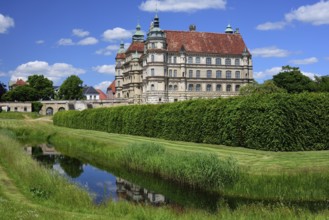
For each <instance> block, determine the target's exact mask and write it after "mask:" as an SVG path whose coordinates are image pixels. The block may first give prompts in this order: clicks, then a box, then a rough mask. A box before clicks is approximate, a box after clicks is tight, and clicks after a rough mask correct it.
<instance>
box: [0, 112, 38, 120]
mask: <svg viewBox="0 0 329 220" xmlns="http://www.w3.org/2000/svg"><path fill="white" fill-rule="evenodd" d="M38 117H40V115H39V114H38V113H36V112H0V119H25V118H38Z"/></svg>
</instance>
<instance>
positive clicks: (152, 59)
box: [151, 54, 154, 62]
mask: <svg viewBox="0 0 329 220" xmlns="http://www.w3.org/2000/svg"><path fill="white" fill-rule="evenodd" d="M151 62H154V55H153V54H152V55H151Z"/></svg>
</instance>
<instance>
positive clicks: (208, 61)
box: [206, 57, 211, 65]
mask: <svg viewBox="0 0 329 220" xmlns="http://www.w3.org/2000/svg"><path fill="white" fill-rule="evenodd" d="M206 64H207V65H211V58H210V57H207V58H206Z"/></svg>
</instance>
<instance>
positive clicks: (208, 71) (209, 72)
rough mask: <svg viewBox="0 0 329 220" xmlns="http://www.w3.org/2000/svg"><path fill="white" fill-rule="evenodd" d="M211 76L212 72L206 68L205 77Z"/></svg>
mask: <svg viewBox="0 0 329 220" xmlns="http://www.w3.org/2000/svg"><path fill="white" fill-rule="evenodd" d="M211 77H212V72H211V70H207V78H211Z"/></svg>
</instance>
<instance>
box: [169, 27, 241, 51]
mask: <svg viewBox="0 0 329 220" xmlns="http://www.w3.org/2000/svg"><path fill="white" fill-rule="evenodd" d="M165 33H166V37H167V45H168V52H179V51H180V50H181V48H182V46H183V47H184V49H185V51H186V52H190V53H210V54H221V55H241V54H242V52H243V50H244V49H245V48H246V45H245V43H244V41H243V39H242V36H241V35H240V34H218V33H205V32H194V31H165Z"/></svg>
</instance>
